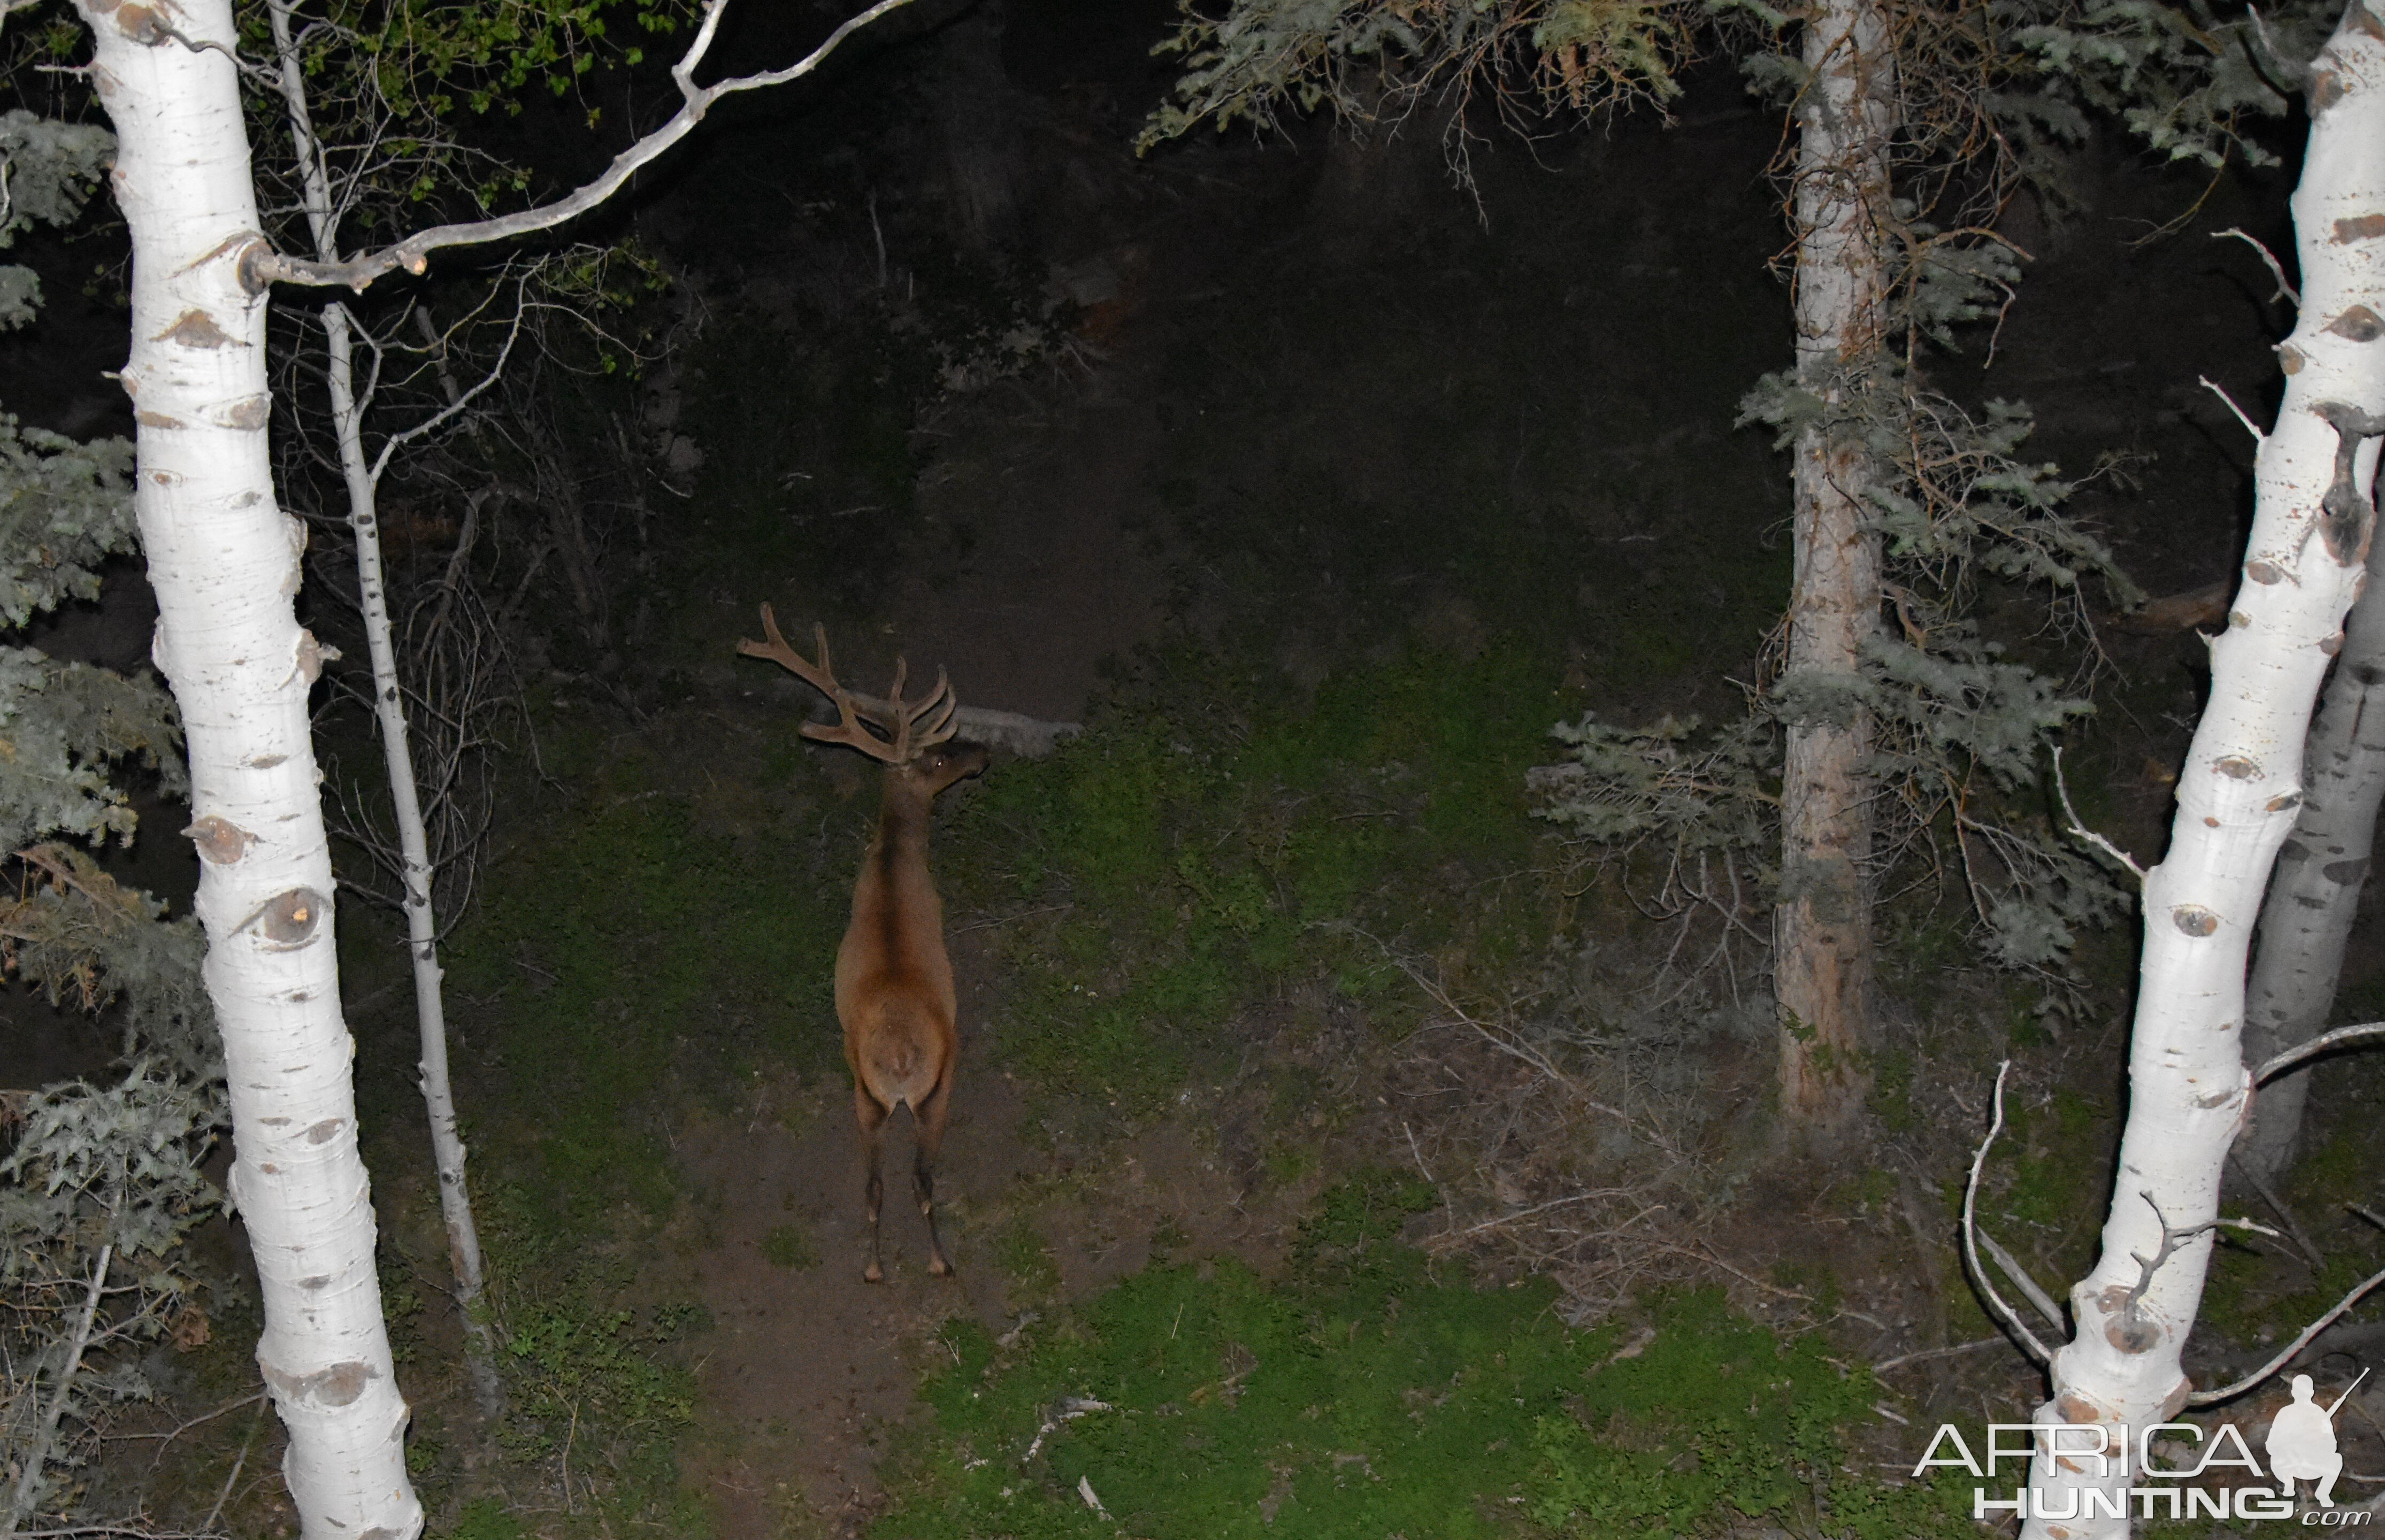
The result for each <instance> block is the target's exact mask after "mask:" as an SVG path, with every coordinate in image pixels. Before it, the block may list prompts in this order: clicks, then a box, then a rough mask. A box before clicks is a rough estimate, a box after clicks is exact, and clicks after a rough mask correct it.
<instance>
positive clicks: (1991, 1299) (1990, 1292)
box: [1963, 1059, 2054, 1363]
mask: <svg viewBox="0 0 2385 1540" xmlns="http://www.w3.org/2000/svg"><path fill="white" fill-rule="evenodd" d="M2011 1073H2012V1061H2011V1060H2009V1059H2007V1060H2005V1061H2004V1062H2003V1063H2001V1064H1998V1065H1997V1066H1996V1091H1995V1099H1994V1106H1995V1113H1994V1116H1993V1117H1992V1119H1991V1120H1990V1121H1989V1124H1988V1136H1987V1137H1986V1138H1984V1139H1981V1140H1980V1141H1979V1152H1978V1153H1977V1154H1975V1155H1973V1156H1972V1157H1971V1179H1970V1181H1969V1182H1968V1183H1967V1184H1966V1185H1965V1186H1964V1188H1963V1257H1964V1260H1965V1261H1968V1262H1969V1263H1970V1264H1971V1278H1972V1280H1973V1281H1974V1282H1975V1283H1977V1284H1978V1285H1979V1292H1980V1293H1982V1294H1984V1295H1986V1296H1987V1297H1988V1303H1990V1304H1991V1305H1993V1306H1994V1307H1995V1308H1996V1310H1997V1312H1998V1313H1999V1314H2001V1315H2002V1316H2003V1317H2004V1321H2005V1323H2006V1324H2008V1325H2010V1326H2011V1327H2012V1329H2013V1331H2014V1332H2015V1333H2016V1334H2017V1335H2018V1336H2019V1337H2020V1341H2021V1346H2022V1347H2026V1348H2027V1349H2029V1357H2031V1358H2033V1359H2035V1360H2037V1361H2038V1362H2040V1363H2051V1362H2053V1361H2054V1353H2053V1350H2052V1349H2050V1348H2048V1347H2046V1346H2045V1344H2044V1343H2042V1342H2040V1341H2039V1340H2038V1339H2037V1334H2036V1333H2035V1332H2032V1331H2030V1330H2029V1327H2028V1326H2027V1325H2025V1324H2023V1323H2022V1322H2021V1318H2020V1312H2019V1311H2018V1310H2015V1309H2013V1308H2012V1306H2010V1305H2008V1304H2006V1303H2005V1302H2004V1296H2003V1295H2001V1294H1998V1293H1997V1292H1996V1285H1994V1284H1993V1283H1992V1282H1990V1281H1989V1278H1988V1270H1987V1269H1986V1268H1984V1267H1982V1266H1980V1265H1979V1219H1978V1215H1979V1174H1980V1173H1981V1172H1982V1171H1984V1170H1986V1169H1987V1164H1988V1151H1989V1149H1991V1148H1992V1147H1993V1146H1994V1144H1995V1142H1996V1136H1997V1135H1998V1134H2001V1133H2003V1132H2004V1076H2005V1075H2007V1074H2011Z"/></svg>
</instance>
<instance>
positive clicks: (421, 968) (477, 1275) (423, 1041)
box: [267, 0, 505, 1418]
mask: <svg viewBox="0 0 2385 1540" xmlns="http://www.w3.org/2000/svg"><path fill="white" fill-rule="evenodd" d="M267 16H268V21H269V23H270V24H271V27H272V31H273V43H274V50H275V52H276V54H277V55H279V56H280V57H279V63H280V67H281V72H280V82H281V98H282V103H283V106H285V107H286V108H287V109H288V112H289V116H290V137H291V143H292V145H293V148H294V150H295V151H296V154H297V156H298V174H299V186H300V189H301V195H302V197H303V199H304V202H305V205H306V224H307V229H308V232H309V233H310V234H311V235H312V236H313V237H314V241H315V255H316V259H317V260H318V261H322V262H338V261H341V260H343V255H344V254H343V253H342V252H341V251H340V249H339V233H338V219H337V216H336V215H335V213H334V212H333V209H332V201H331V177H330V174H329V168H327V167H326V166H325V165H324V163H323V159H322V152H321V147H320V143H319V142H318V140H317V139H316V137H315V125H314V121H313V118H312V116H311V114H310V113H309V112H308V110H307V106H306V75H305V72H304V69H303V68H302V67H301V65H300V62H299V59H298V51H297V46H296V44H295V43H294V42H293V39H292V34H291V31H290V6H289V4H288V0H268V6H267ZM322 320H323V333H324V351H325V359H324V362H325V365H326V369H325V384H326V387H327V389H328V391H329V392H330V395H331V424H332V430H333V432H334V433H335V435H336V436H337V438H338V439H339V444H340V473H341V478H342V479H343V482H344V483H345V485H346V488H347V493H348V527H349V528H350V529H351V530H353V531H354V533H355V536H356V593H357V602H358V605H359V607H360V609H361V611H362V613H363V619H364V627H365V646H366V649H367V651H368V652H370V653H371V658H372V677H373V715H374V718H375V720H376V721H377V723H378V724H379V726H380V727H381V757H382V761H383V763H384V764H386V765H387V766H388V772H389V792H390V802H391V806H392V817H393V822H394V823H395V824H396V826H397V841H398V855H399V860H400V864H401V875H402V877H403V880H404V882H405V885H406V897H405V905H406V952H407V955H408V956H409V957H410V958H411V959H412V961H413V964H414V1013H415V1026H416V1031H417V1036H418V1040H419V1042H420V1046H421V1054H422V1057H421V1058H420V1060H418V1069H419V1071H420V1074H421V1087H422V1099H423V1102H424V1104H425V1106H426V1107H427V1109H428V1111H429V1112H430V1117H431V1161H432V1163H433V1164H434V1165H435V1166H436V1168H437V1170H438V1173H439V1212H440V1218H441V1219H442V1220H443V1222H444V1223H445V1225H446V1229H447V1264H448V1271H449V1273H450V1275H451V1276H453V1277H454V1279H455V1281H456V1309H457V1310H459V1311H461V1312H462V1315H463V1318H464V1368H465V1375H466V1377H467V1378H468V1380H469V1381H470V1382H471V1385H472V1399H473V1401H474V1403H475V1404H476V1405H477V1406H478V1407H479V1408H480V1410H481V1415H482V1416H483V1417H490V1418H493V1417H495V1416H497V1415H498V1414H499V1413H500V1412H501V1411H503V1410H505V1389H504V1385H502V1383H501V1382H500V1381H499V1380H498V1378H497V1365H496V1342H495V1338H494V1334H493V1332H491V1330H490V1329H489V1323H488V1322H487V1321H486V1320H485V1319H483V1318H482V1313H481V1291H482V1288H483V1286H484V1275H483V1272H482V1267H481V1232H480V1226H479V1225H478V1224H477V1223H475V1222H474V1220H473V1217H472V1194H471V1188H470V1186H468V1184H467V1182H466V1180H465V1172H464V1154H465V1151H464V1140H463V1136H462V1135H461V1133H460V1132H458V1130H457V1126H456V1092H455V1087H454V1084H453V1082H452V1081H451V1080H450V1078H449V1076H448V1073H447V1013H446V1003H445V998H444V994H443V990H442V989H441V980H442V978H443V976H444V975H443V973H442V971H441V969H440V966H439V922H438V914H437V911H436V909H435V908H434V907H433V906H432V903H431V875H432V874H431V841H430V839H429V838H428V836H427V835H426V834H425V832H424V830H423V826H422V801H421V797H420V795H419V793H418V790H417V789H416V785H415V779H414V755H413V751H412V748H411V740H410V739H409V738H408V736H407V733H406V700H405V696H404V694H403V692H402V691H401V690H400V689H399V687H398V677H397V647H396V644H395V642H394V641H393V639H392V637H391V634H390V624H389V590H388V586H387V584H386V583H385V581H384V580H383V578H382V575H381V518H380V511H379V506H378V503H377V499H376V488H377V483H378V481H379V478H378V477H377V476H376V475H375V474H374V471H373V468H372V466H370V465H369V464H368V462H367V461H366V458H365V443H364V407H363V404H361V403H359V402H358V401H357V399H356V357H355V351H356V350H355V343H354V338H353V336H352V334H351V324H352V323H351V320H350V317H349V315H348V311H347V307H346V306H345V305H343V304H340V303H339V302H338V301H336V300H334V301H331V302H330V303H328V304H325V305H324V306H323V312H322Z"/></svg>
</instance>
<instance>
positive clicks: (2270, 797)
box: [2021, 0, 2385, 1540]
mask: <svg viewBox="0 0 2385 1540" xmlns="http://www.w3.org/2000/svg"><path fill="white" fill-rule="evenodd" d="M2309 105H2310V113H2311V134H2310V148H2309V153H2308V155H2307V156H2306V158H2305V159H2304V165H2303V177H2302V185H2301V186H2300V187H2299V188H2297V189H2296V190H2295V192H2294V196H2293V205H2292V207H2293V216H2294V231H2295V249H2296V252H2297V254H2298V255H2299V258H2300V263H2301V267H2302V279H2303V307H2302V316H2301V318H2300V320H2299V322H2298V323H2297V325H2296V326H2295V328H2294V332H2293V335H2292V336H2291V337H2290V338H2289V339H2287V341H2286V342H2285V344H2284V345H2283V346H2281V347H2280V348H2279V350H2278V352H2279V360H2280V362H2281V364H2282V365H2283V366H2284V369H2285V372H2286V390H2285V399H2284V402H2283V403H2282V404H2280V406H2279V410H2278V422H2277V426H2276V427H2275V428H2272V429H2271V430H2270V431H2269V433H2268V434H2267V435H2266V437H2264V438H2263V439H2262V441H2261V448H2260V453H2259V455H2258V456H2257V458H2256V460H2255V462H2254V472H2255V479H2256V485H2257V497H2256V501H2255V503H2254V515H2253V533H2252V538H2251V540H2250V541H2249V542H2248V547H2247V551H2246V559H2245V562H2244V569H2243V572H2244V576H2243V581H2242V582H2241V585H2240V586H2239V587H2238V589H2237V592H2236V602H2235V604H2234V606H2233V607H2232V608H2231V609H2230V611H2229V616H2228V629H2227V630H2226V631H2225V632H2224V633H2223V634H2222V635H2221V636H2220V637H2219V638H2218V639H2217V640H2215V641H2214V642H2213V643H2212V647H2211V703H2210V704H2209V705H2208V706H2207V707H2206V708H2204V714H2203V720H2202V722H2201V724H2200V725H2199V726H2198V727H2196V729H2195V735H2194V744H2193V747H2192V748H2191V750H2190V751H2188V755H2187V761H2186V766H2185V768H2184V769H2183V770H2182V771H2181V772H2180V773H2179V781H2178V802H2179V805H2178V813H2177V815H2176V817H2175V818H2174V820H2173V821H2172V824H2171V832H2170V846H2169V853H2168V855H2167V857H2166V859H2165V860H2164V861H2163V862H2162V863H2161V864H2160V865H2159V866H2156V867H2154V869H2153V870H2152V871H2151V872H2149V873H2147V874H2146V876H2145V888H2144V916H2145V944H2144V953H2143V960H2142V964H2141V967H2140V976H2139V983H2138V998H2137V1015H2136V1025H2135V1030H2134V1035H2133V1037H2132V1038H2131V1040H2130V1044H2129V1121H2128V1125H2127V1127H2126V1129H2125V1130H2124V1131H2123V1132H2122V1134H2121V1136H2120V1170H2119V1177H2118V1180H2117V1183H2116V1184H2115V1185H2114V1190H2113V1194H2112V1209H2111V1213H2110V1216H2109V1217H2108V1218H2107V1219H2106V1220H2105V1221H2104V1236H2103V1254H2102V1256H2101V1257H2100V1258H2099V1260H2098V1261H2097V1262H2096V1264H2095V1268H2094V1271H2092V1273H2089V1274H2088V1275H2087V1276H2086V1277H2085V1278H2084V1279H2081V1280H2080V1281H2079V1283H2078V1285H2075V1286H2074V1287H2073V1288H2072V1289H2071V1291H2070V1300H2071V1310H2072V1311H2073V1315H2074V1319H2075V1322H2076V1327H2077V1335H2074V1336H2073V1337H2072V1338H2071V1340H2070V1341H2069V1342H2068V1343H2067V1344H2066V1345H2064V1347H2062V1348H2061V1350H2060V1351H2059V1352H2057V1353H2056V1354H2055V1355H2054V1366H2053V1397H2052V1399H2051V1400H2049V1401H2048V1402H2047V1403H2046V1405H2045V1406H2043V1407H2042V1408H2040V1409H2039V1410H2038V1413H2037V1418H2036V1420H2037V1421H2038V1422H2041V1423H2062V1424H2067V1425H2069V1429H2072V1430H2076V1431H2065V1432H2063V1433H2061V1434H2057V1436H2061V1437H2063V1438H2064V1441H2065V1442H2064V1447H2065V1448H2066V1449H2067V1448H2074V1447H2076V1448H2081V1449H2083V1448H2086V1447H2090V1446H2091V1445H2092V1444H2093V1443H2094V1441H2095V1440H2096V1438H2097V1437H2098V1436H2100V1437H2101V1438H2102V1439H2103V1440H2104V1441H2105V1447H2113V1448H2115V1449H2116V1451H2117V1449H2119V1448H2122V1447H2125V1448H2126V1450H2127V1453H2128V1455H2129V1457H2130V1458H2129V1459H2127V1460H2123V1459H2107V1460H2099V1459H2092V1458H2084V1457H2081V1456H2077V1455H2074V1456H2072V1457H2070V1458H2067V1459H2066V1458H2063V1456H2062V1454H2061V1452H2060V1451H2056V1450H2052V1449H2049V1448H2048V1447H2046V1445H2045V1444H2044V1443H2043V1442H2041V1444H2040V1446H2039V1447H2038V1450H2037V1453H2036V1455H2035V1457H2034V1458H2033V1459H2032V1460H2031V1462H2030V1466H2029V1485H2030V1491H2029V1508H2030V1515H2029V1518H2028V1519H2027V1520H2026V1521H2025V1523H2024V1525H2023V1528H2022V1531H2021V1533H2022V1534H2023V1536H2024V1537H2025V1540H2108V1537H2112V1536H2121V1535H2126V1534H2128V1533H2129V1520H2128V1517H2127V1514H2128V1512H2129V1508H2128V1501H2127V1496H2126V1494H2127V1490H2128V1487H2129V1470H2130V1468H2131V1462H2132V1460H2133V1459H2135V1458H2136V1457H2137V1456H2139V1455H2140V1454H2141V1453H2142V1446H2143V1442H2144V1434H2145V1430H2146V1429H2147V1428H2148V1427H2149V1426H2150V1425H2152V1424H2155V1423H2158V1422H2164V1421H2166V1420H2167V1419H2168V1418H2170V1417H2172V1416H2175V1415H2176V1414H2177V1412H2178V1410H2179V1408H2180V1407H2181V1406H2183V1405H2184V1404H2185V1401H2186V1397H2187V1396H2188V1394H2189V1392H2190V1390H2191V1385H2190V1384H2189V1382H2188V1380H2187V1378H2186V1375H2185V1373H2184V1372H2183V1371H2182V1370H2181V1368H2180V1366H2179V1349H2180V1348H2181V1347H2183V1346H2184V1344H2185V1342H2186V1336H2187V1333H2188V1332H2189V1331H2190V1330H2191V1328H2192V1326H2193V1324H2194V1317H2195V1311H2196V1309H2197V1307H2198V1306H2199V1305H2200V1303H2201V1301H2202V1297H2203V1282H2204V1272H2205V1270H2206V1269H2207V1267H2208V1265H2209V1262H2210V1258H2211V1245H2212V1235H2213V1230H2212V1226H2213V1223H2214V1221H2216V1219H2217V1217H2218V1211H2219V1178H2220V1167H2221V1164H2222V1162H2223V1161H2225V1160H2226V1159H2227V1155H2228V1147H2229V1143H2230V1142H2231V1141H2232V1140H2233V1139H2234V1138H2235V1136H2236V1132H2237V1129H2238V1127H2239V1125H2240V1124H2241V1122H2242V1120H2243V1117H2244V1114H2245V1112H2246V1110H2247V1108H2248V1106H2249V1105H2250V1103H2251V1100H2252V1092H2253V1086H2252V1077H2251V1074H2250V1072H2249V1071H2248V1070H2247V1069H2246V1068H2245V1064H2244V1060H2243V1054H2242V1051H2241V1048H2242V1044H2241V1038H2242V1037H2243V1034H2242V1033H2241V1032H2240V1031H2239V1030H2238V1025H2239V1024H2240V1023H2241V1021H2242V1020H2243V1014H2242V1012H2243V1007H2244V985H2245V977H2244V974H2245V951H2246V948H2247V944H2248V943H2249V942H2250V940H2251V938H2252V935H2253V925H2254V919H2255V917H2256V915H2257V913H2258V911H2259V907H2260V901H2261V894H2262V889H2263V888H2265V887H2266V885H2267V883H2268V877H2269V868H2270V864H2271V863H2272V862H2273V861H2274V860H2275V858H2276V856H2277V853H2278V849H2279V846H2280V845H2281V844H2283V843H2284V841H2285V838H2286V836H2287V834H2288V832H2289V831H2290V830H2291V828H2292V827H2293V826H2294V821H2295V816H2296V809H2297V806H2298V804H2299V803H2300V801H2301V800H2302V799H2301V776H2302V753H2303V744H2304V734H2305V732H2306V730H2307V729H2308V727H2309V726H2310V716H2311V705H2312V702H2313V700H2314V698H2315V697H2316V695H2317V693H2318V687H2319V681H2320V679H2321V677H2324V675H2325V674H2326V672H2327V666H2328V662H2329V659H2330V658H2331V657H2332V656H2333V655H2334V654H2335V652H2336V651H2337V649H2338V648H2339V647H2340V646H2341V643H2342V640H2343V634H2342V632H2341V629H2340V627H2341V625H2342V622H2343V617H2344V614H2345V612H2346V611H2347V610H2349V609H2350V608H2351V607H2352V602H2353V600H2354V598H2355V597H2356V596H2357V594H2358V592H2359V590H2360V586H2361V583H2362V581H2363V577H2364V573H2363V569H2364V566H2365V565H2366V560H2367V554H2368V545H2369V537H2370V534H2371V526H2372V524H2373V522H2374V503H2373V501H2372V499H2373V495H2374V491H2375V488H2374V478H2375V475H2376V469H2377V439H2376V435H2377V434H2379V432H2385V320H2380V315H2385V15H2380V14H2379V11H2378V10H2377V9H2376V8H2375V5H2374V3H2373V0H2353V4H2352V5H2351V6H2350V7H2349V8H2348V9H2347V10H2346V11H2345V13H2344V18H2343V20H2342V23H2341V25H2340V26H2339V27H2338V28H2337V29H2336V32H2335V36H2334V37H2333V38H2332V39H2330V40H2329V43H2328V45H2327V47H2326V48H2325V49H2324V50H2322V51H2321V52H2320V54H2319V56H2318V57H2317V58H2316V60H2315V61H2313V63H2312V66H2311V76H2310V104H2309ZM2122 1424H2125V1425H2126V1426H2127V1428H2128V1429H2129V1436H2128V1439H2127V1442H2126V1444H2125V1445H2123V1443H2122V1441H2121V1436H2120V1431H2119V1430H2120V1427H2121V1425H2122ZM2045 1436H2046V1435H2041V1439H2042V1438H2043V1437H2045ZM2113 1509H2117V1516H2114V1514H2113V1511H2112V1510H2113ZM2066 1515H2067V1516H2068V1517H2064V1516H2066Z"/></svg>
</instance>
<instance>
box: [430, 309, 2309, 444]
mask: <svg viewBox="0 0 2385 1540" xmlns="http://www.w3.org/2000/svg"><path fill="white" fill-rule="evenodd" d="M420 270H421V269H419V268H417V269H416V271H420ZM2194 378H2195V379H2197V380H2198V381H2200V382H2201V383H2202V386H2203V388H2204V390H2206V391H2210V392H2211V393H2212V394H2213V395H2215V396H2217V397H2218V398H2219V399H2220V400H2221V401H2224V402H2226V403H2227V404H2228V410H2229V411H2230V412H2233V413H2235V414H2236V420H2237V421H2238V422H2241V423H2242V424H2243V425H2244V431H2245V432H2247V433H2250V434H2251V435H2253V441H2254V443H2256V444H2257V443H2266V442H2267V441H2268V438H2269V436H2268V435H2267V434H2266V433H2264V432H2262V431H2261V428H2260V425H2259V424H2257V423H2255V422H2254V420H2253V419H2252V418H2250V417H2248V416H2245V415H2244V408H2242V407H2241V406H2239V405H2237V404H2236V398H2235V397H2234V396H2231V395H2229V393H2228V388H2227V387H2226V386H2224V385H2221V384H2218V383H2217V382H2216V381H2215V380H2213V379H2212V378H2211V377H2210V376H2209V375H2207V374H2200V375H2196V376H2195V377H2194Z"/></svg>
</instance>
